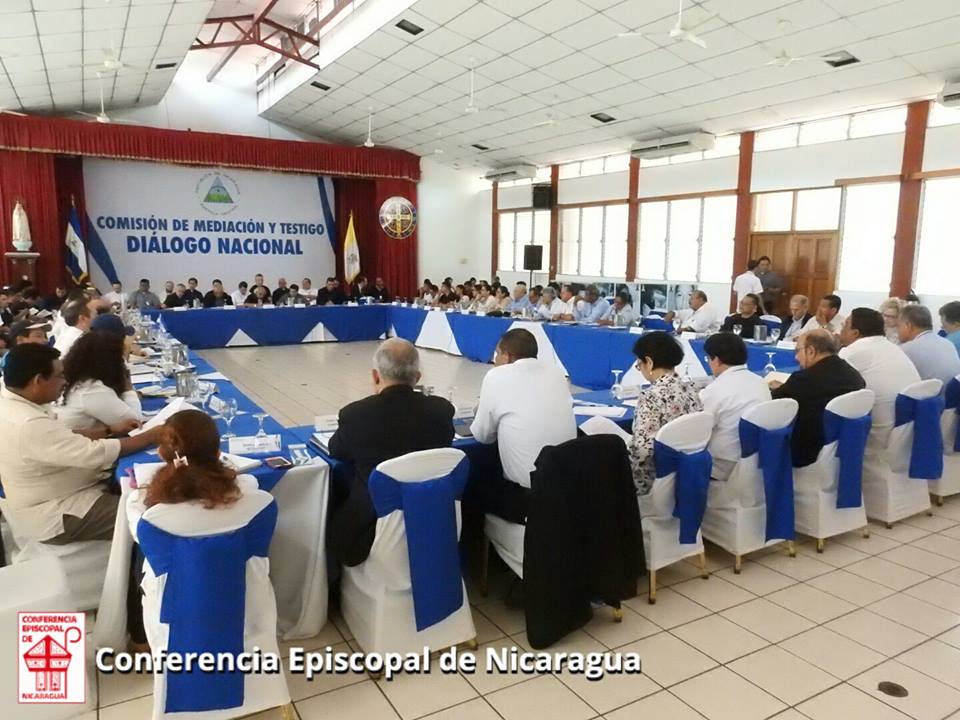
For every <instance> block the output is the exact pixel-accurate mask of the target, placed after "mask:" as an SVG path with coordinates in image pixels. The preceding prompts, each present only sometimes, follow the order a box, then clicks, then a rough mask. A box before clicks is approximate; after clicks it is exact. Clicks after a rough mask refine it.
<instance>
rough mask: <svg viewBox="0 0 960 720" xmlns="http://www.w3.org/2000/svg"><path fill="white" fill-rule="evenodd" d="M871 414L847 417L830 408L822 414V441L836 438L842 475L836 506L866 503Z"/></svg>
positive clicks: (829, 441) (844, 506) (852, 505)
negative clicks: (865, 470) (865, 471)
mask: <svg viewBox="0 0 960 720" xmlns="http://www.w3.org/2000/svg"><path fill="white" fill-rule="evenodd" d="M870 424H871V419H870V414H869V413H867V414H866V415H864V416H863V417H858V418H847V417H843V416H842V415H837V414H836V413H832V412H830V411H829V410H825V411H824V413H823V443H824V445H829V444H830V443H832V442H834V441H836V443H837V459H838V460H839V462H840V475H839V478H838V480H837V509H838V510H842V509H843V508H855V507H860V505H862V504H863V455H864V453H865V452H866V449H867V436H868V435H869V434H870Z"/></svg>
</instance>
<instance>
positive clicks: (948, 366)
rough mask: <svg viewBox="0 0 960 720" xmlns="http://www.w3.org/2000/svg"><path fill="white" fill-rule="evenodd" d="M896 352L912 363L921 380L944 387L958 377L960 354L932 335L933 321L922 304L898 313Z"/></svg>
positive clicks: (947, 341) (948, 344) (907, 307)
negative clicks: (899, 350)
mask: <svg viewBox="0 0 960 720" xmlns="http://www.w3.org/2000/svg"><path fill="white" fill-rule="evenodd" d="M897 331H898V332H899V334H900V349H901V350H903V351H904V352H905V353H906V354H907V357H908V358H910V360H911V361H912V362H913V364H914V366H915V367H916V368H917V372H918V373H920V379H921V380H930V379H933V378H936V379H937V380H939V381H940V382H942V383H943V386H944V387H946V386H947V383H948V382H950V381H951V380H953V379H954V378H955V377H956V376H957V375H960V355H957V349H956V347H954V345H953V343H952V342H950V341H949V340H947V339H946V338H945V337H940V336H939V335H937V334H936V333H934V332H933V318H932V317H931V316H930V310H929V309H928V308H926V307H924V306H923V305H907V306H906V307H905V308H903V310H901V311H900V323H899V325H898V326H897Z"/></svg>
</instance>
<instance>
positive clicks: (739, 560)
mask: <svg viewBox="0 0 960 720" xmlns="http://www.w3.org/2000/svg"><path fill="white" fill-rule="evenodd" d="M742 564H743V557H742V556H741V555H734V556H733V574H734V575H739V574H740V571H741V569H742Z"/></svg>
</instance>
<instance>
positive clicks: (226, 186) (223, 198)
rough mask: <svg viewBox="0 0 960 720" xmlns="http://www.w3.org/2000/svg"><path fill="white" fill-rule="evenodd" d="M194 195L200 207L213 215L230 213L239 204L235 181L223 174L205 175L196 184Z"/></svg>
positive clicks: (238, 193)
mask: <svg viewBox="0 0 960 720" xmlns="http://www.w3.org/2000/svg"><path fill="white" fill-rule="evenodd" d="M196 193H197V198H198V199H199V200H200V207H202V208H203V209H204V210H206V211H207V212H211V213H213V214H214V215H226V214H227V213H231V212H233V211H234V210H236V209H237V203H238V202H240V188H239V187H238V186H237V182H236V180H234V179H233V178H232V177H230V176H229V175H227V174H226V173H223V172H209V173H206V174H205V175H204V176H203V177H201V178H200V181H199V182H198V183H197V188H196Z"/></svg>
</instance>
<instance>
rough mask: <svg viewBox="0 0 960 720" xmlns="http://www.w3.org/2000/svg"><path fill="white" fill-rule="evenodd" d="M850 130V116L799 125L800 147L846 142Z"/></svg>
mask: <svg viewBox="0 0 960 720" xmlns="http://www.w3.org/2000/svg"><path fill="white" fill-rule="evenodd" d="M849 128H850V116H849V115H844V116H843V117H838V118H828V119H826V120H814V121H812V122H805V123H802V124H801V125H800V138H799V143H800V145H815V144H816V143H824V142H833V141H834V140H846V139H847V131H848V130H849Z"/></svg>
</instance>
